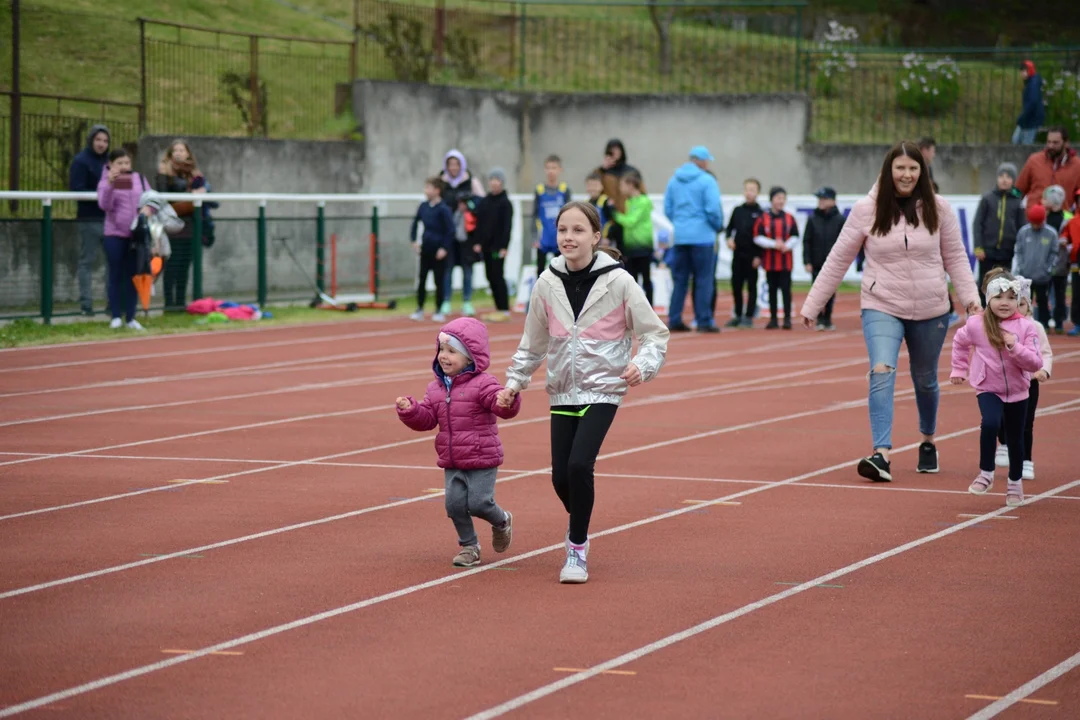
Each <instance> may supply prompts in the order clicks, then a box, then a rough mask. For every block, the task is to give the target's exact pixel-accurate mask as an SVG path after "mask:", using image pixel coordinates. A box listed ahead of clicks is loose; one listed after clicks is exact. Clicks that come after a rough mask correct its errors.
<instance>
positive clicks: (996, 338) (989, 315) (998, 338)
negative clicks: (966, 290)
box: [982, 268, 1020, 350]
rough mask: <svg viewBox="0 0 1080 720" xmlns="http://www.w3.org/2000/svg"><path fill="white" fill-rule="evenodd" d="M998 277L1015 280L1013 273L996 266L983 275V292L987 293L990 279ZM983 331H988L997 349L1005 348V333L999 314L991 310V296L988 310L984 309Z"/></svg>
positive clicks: (987, 300)
mask: <svg viewBox="0 0 1080 720" xmlns="http://www.w3.org/2000/svg"><path fill="white" fill-rule="evenodd" d="M997 277H1003V278H1005V279H1006V280H1009V281H1012V280H1015V279H1016V278H1014V277H1013V276H1012V274H1011V273H1008V272H1005V270H1004V268H994V269H993V270H991V271H990V272H988V273H986V275H985V276H984V277H983V284H982V292H983V295H986V288H987V287H988V286H989V285H990V281H991V280H993V279H994V278H997ZM1016 300H1017V306H1019V304H1020V298H1017V299H1016ZM982 316H983V332H985V333H986V339H987V340H989V341H990V344H991V345H993V346H994V348H995V349H997V350H1004V349H1005V335H1004V333H1003V332H1002V330H1001V320H1000V318H998V316H997V315H995V314H994V313H993V311H991V310H990V298H986V310H984V311H983V314H982Z"/></svg>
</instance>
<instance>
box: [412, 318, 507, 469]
mask: <svg viewBox="0 0 1080 720" xmlns="http://www.w3.org/2000/svg"><path fill="white" fill-rule="evenodd" d="M440 332H444V333H446V334H447V335H452V336H454V337H456V338H457V339H458V340H460V341H461V342H462V344H464V345H465V347H466V348H467V349H468V351H469V354H470V355H472V358H473V366H474V368H473V369H472V370H466V371H465V372H463V373H461V374H460V375H457V376H455V377H454V378H453V379H452V381H451V384H450V388H449V389H447V387H446V384H445V382H444V378H445V377H446V376H445V375H444V374H443V370H442V367H440V365H439V343H438V340H436V342H435V360H434V362H433V363H432V368H433V370H434V371H435V380H433V381H432V382H431V384H430V385H428V387H427V393H426V394H425V395H424V399H423V401H422V402H419V403H417V402H416V400H414V399H413V398H412V397H411V396H410V397H409V402H410V403H411V407H409V409H408V410H402V409H400V408H398V417H399V418H401V421H402V422H403V423H405V424H406V425H408V426H409V427H410V428H412V429H413V430H420V431H425V430H431V429H432V428H434V427H435V426H436V425H438V427H439V434H438V435H436V436H435V450H436V451H437V452H438V453H439V463H438V464H439V467H441V468H455V469H458V470H477V469H482V468H493V467H498V466H500V465H502V462H503V449H502V442H501V441H500V440H499V427H498V425H497V422H498V420H497V418H499V417H501V418H504V419H507V420H508V419H510V418H512V417H514V416H516V415H517V414H518V412H519V411H520V410H521V395H520V394H519V395H516V396H515V397H514V404H513V405H512V406H510V407H509V408H501V407H499V406H498V404H497V403H496V396H497V395H498V393H499V390H501V389H502V386H501V385H499V381H498V380H496V379H495V376H494V375H489V374H488V373H487V372H485V371H486V370H487V369H488V366H489V365H490V363H491V350H490V348H489V345H488V334H487V328H486V327H484V324H483V323H482V322H480V321H479V320H476V319H475V318H468V317H463V318H458V319H456V320H451V321H450V322H449V323H447V324H446V325H444V326H443V327H442V330H440Z"/></svg>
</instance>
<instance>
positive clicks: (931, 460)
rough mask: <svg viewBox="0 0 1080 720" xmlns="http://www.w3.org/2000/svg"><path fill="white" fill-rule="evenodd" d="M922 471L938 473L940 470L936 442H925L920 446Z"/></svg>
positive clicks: (920, 469)
mask: <svg viewBox="0 0 1080 720" xmlns="http://www.w3.org/2000/svg"><path fill="white" fill-rule="evenodd" d="M917 470H918V471H919V472H921V473H936V472H937V471H938V461H937V448H936V447H934V443H929V442H924V443H923V444H922V445H920V446H919V467H918V468H917Z"/></svg>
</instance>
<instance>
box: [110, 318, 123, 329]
mask: <svg viewBox="0 0 1080 720" xmlns="http://www.w3.org/2000/svg"><path fill="white" fill-rule="evenodd" d="M123 325H124V321H123V320H121V319H120V318H113V319H112V321H111V322H109V327H110V328H112V329H113V330H119V329H120V328H121V327H123Z"/></svg>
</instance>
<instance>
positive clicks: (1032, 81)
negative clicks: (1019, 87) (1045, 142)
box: [1012, 60, 1046, 145]
mask: <svg viewBox="0 0 1080 720" xmlns="http://www.w3.org/2000/svg"><path fill="white" fill-rule="evenodd" d="M1020 76H1021V77H1022V78H1023V79H1024V91H1023V95H1022V96H1021V102H1022V103H1023V107H1022V108H1021V110H1020V117H1018V118H1017V119H1016V129H1015V130H1013V134H1012V144H1013V145H1031V144H1033V143H1034V142H1035V133H1036V132H1037V131H1038V130H1039V128H1041V127H1042V124H1043V123H1044V122H1046V108H1044V107H1043V99H1042V86H1043V79H1042V76H1041V75H1039V73H1038V72H1037V71H1036V70H1035V63H1034V62H1032V61H1031V60H1025V61H1024V62H1022V63H1021V64H1020Z"/></svg>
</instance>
